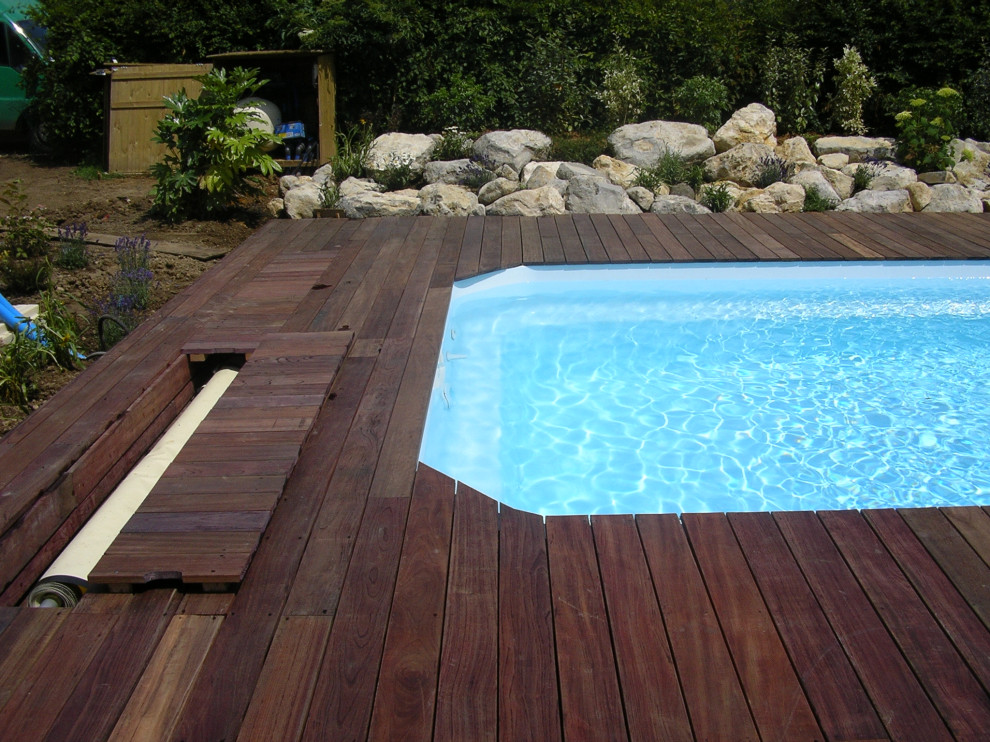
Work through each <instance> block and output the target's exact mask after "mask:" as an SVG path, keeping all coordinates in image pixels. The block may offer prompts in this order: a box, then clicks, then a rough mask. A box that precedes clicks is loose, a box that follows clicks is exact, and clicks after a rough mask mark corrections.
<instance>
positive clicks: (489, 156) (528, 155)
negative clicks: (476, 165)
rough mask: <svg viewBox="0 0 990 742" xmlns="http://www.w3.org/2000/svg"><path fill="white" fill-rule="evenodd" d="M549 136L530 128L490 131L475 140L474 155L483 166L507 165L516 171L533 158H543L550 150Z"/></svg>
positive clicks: (519, 170)
mask: <svg viewBox="0 0 990 742" xmlns="http://www.w3.org/2000/svg"><path fill="white" fill-rule="evenodd" d="M551 144H552V142H551V141H550V137H548V136H547V135H546V134H544V133H543V132H540V131H534V130H532V129H512V130H510V131H490V132H488V133H487V134H482V135H481V136H480V137H478V139H477V140H476V141H475V143H474V146H473V150H474V155H475V157H476V158H477V159H478V160H480V161H481V162H482V163H483V164H484V166H485V167H488V168H498V167H499V166H501V165H509V166H510V167H511V168H512V169H513V170H515V171H516V172H517V173H518V172H521V171H522V169H523V167H525V166H526V164H527V163H529V162H531V161H533V160H543V159H545V158H546V155H547V153H548V152H549V151H550V145H551Z"/></svg>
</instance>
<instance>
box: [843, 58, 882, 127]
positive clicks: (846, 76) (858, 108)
mask: <svg viewBox="0 0 990 742" xmlns="http://www.w3.org/2000/svg"><path fill="white" fill-rule="evenodd" d="M876 87H877V81H876V79H875V78H873V77H872V76H871V75H870V71H869V70H868V69H867V68H866V65H865V64H863V59H862V57H860V55H859V52H858V51H857V50H856V47H854V46H846V47H843V50H842V56H841V57H840V58H839V59H836V60H835V95H834V96H833V98H832V121H833V123H834V124H835V125H836V126H837V127H838V128H839V130H840V131H842V132H844V133H846V134H865V133H866V125H865V124H864V123H863V104H864V103H865V102H866V100H867V99H868V98H869V97H870V95H871V94H872V93H873V91H874V90H875V89H876Z"/></svg>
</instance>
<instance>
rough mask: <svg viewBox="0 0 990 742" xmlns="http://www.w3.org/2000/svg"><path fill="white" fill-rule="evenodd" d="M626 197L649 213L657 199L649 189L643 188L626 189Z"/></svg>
mask: <svg viewBox="0 0 990 742" xmlns="http://www.w3.org/2000/svg"><path fill="white" fill-rule="evenodd" d="M626 195H627V196H629V198H631V199H632V200H633V202H634V203H635V204H636V205H637V206H638V207H639V208H640V209H642V210H643V211H649V210H650V207H651V206H653V201H654V200H655V199H656V194H654V193H653V191H651V190H650V189H649V188H643V186H633V187H632V188H628V189H626ZM662 195H667V194H662Z"/></svg>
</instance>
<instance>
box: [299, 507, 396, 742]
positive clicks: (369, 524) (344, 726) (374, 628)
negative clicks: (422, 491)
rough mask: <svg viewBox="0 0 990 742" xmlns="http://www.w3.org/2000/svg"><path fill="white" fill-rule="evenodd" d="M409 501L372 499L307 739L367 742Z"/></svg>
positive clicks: (332, 634)
mask: <svg viewBox="0 0 990 742" xmlns="http://www.w3.org/2000/svg"><path fill="white" fill-rule="evenodd" d="M408 509H409V501H408V500H406V499H402V498H398V497H390V498H378V499H370V500H369V501H368V505H367V507H366V508H365V513H364V520H363V521H362V523H361V530H360V531H359V532H358V535H357V542H356V543H355V545H354V556H353V558H352V560H351V569H350V570H349V571H348V573H347V579H346V581H345V582H344V587H343V591H342V592H341V595H340V605H339V606H338V609H337V616H336V619H335V620H334V624H333V629H332V630H331V632H330V639H329V641H328V643H327V650H326V654H325V655H324V657H323V664H322V666H321V667H320V676H319V680H318V681H317V684H316V690H315V692H314V694H313V702H312V705H311V706H310V712H309V718H308V721H307V723H306V728H305V731H304V732H303V737H302V739H304V740H312V741H313V742H316V741H317V740H319V741H320V742H322V740H328V739H364V738H365V736H366V735H367V733H368V724H369V722H370V721H371V711H372V702H373V699H374V695H375V681H376V679H377V677H378V671H379V667H380V665H381V659H382V651H383V645H384V642H385V628H386V624H387V622H388V614H389V607H390V605H391V603H392V594H393V591H394V589H395V579H396V571H397V569H398V562H399V552H400V549H401V546H402V532H403V527H404V525H405V522H406V515H407V513H408Z"/></svg>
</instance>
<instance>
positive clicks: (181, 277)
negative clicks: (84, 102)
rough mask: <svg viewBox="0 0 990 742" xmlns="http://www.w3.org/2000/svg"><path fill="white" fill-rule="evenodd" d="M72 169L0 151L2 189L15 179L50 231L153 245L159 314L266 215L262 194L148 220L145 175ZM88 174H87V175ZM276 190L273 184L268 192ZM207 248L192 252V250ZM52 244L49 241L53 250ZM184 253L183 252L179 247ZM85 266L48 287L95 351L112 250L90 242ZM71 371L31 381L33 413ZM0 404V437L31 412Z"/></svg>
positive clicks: (24, 298) (112, 268)
mask: <svg viewBox="0 0 990 742" xmlns="http://www.w3.org/2000/svg"><path fill="white" fill-rule="evenodd" d="M94 175H95V173H94V172H93V171H92V170H89V171H86V170H83V169H80V168H76V167H72V166H62V165H52V164H48V163H46V162H44V161H39V160H35V159H32V158H31V157H29V156H27V155H24V154H20V153H16V152H9V151H0V185H2V184H4V183H6V182H8V181H12V180H18V181H20V189H21V192H22V193H24V194H26V195H27V207H28V208H29V209H37V210H38V212H39V213H40V214H41V215H42V216H43V217H44V219H45V220H46V221H47V222H48V223H49V224H51V225H52V226H56V227H57V226H62V225H68V224H73V223H85V224H86V226H87V228H88V230H89V232H90V233H96V234H100V235H111V236H117V237H139V236H141V235H145V236H146V237H147V238H148V239H149V240H150V241H151V249H152V257H151V268H152V271H153V273H154V288H153V291H152V297H151V304H150V306H149V308H148V311H147V314H150V313H151V312H153V311H154V310H155V309H158V308H159V307H160V306H162V305H163V304H164V303H165V302H167V301H168V300H169V299H170V298H171V297H172V296H174V295H175V294H176V293H178V292H179V291H181V290H182V289H183V288H185V287H186V286H188V285H189V284H190V283H192V282H193V281H195V280H196V279H197V278H198V277H199V276H200V274H202V273H203V272H204V271H205V270H207V269H208V268H209V267H210V265H211V264H212V262H214V260H215V259H217V258H218V257H221V256H222V255H224V254H226V253H227V252H229V251H230V250H232V249H233V248H234V247H236V246H237V245H239V244H240V243H241V242H243V241H244V240H245V239H246V238H247V237H248V236H249V235H250V234H251V233H252V232H253V231H254V230H255V229H257V228H258V227H259V226H261V225H262V224H263V223H264V222H265V221H267V219H268V218H269V217H268V215H267V213H266V211H265V209H264V203H265V202H266V201H267V200H268V196H267V195H266V196H265V197H263V198H260V199H258V200H256V201H251V202H245V203H243V204H241V205H240V206H239V207H238V208H237V209H236V210H234V211H233V212H232V213H231V215H230V216H229V218H227V219H226V220H224V221H187V222H182V223H179V224H166V223H163V222H161V221H159V220H158V219H156V218H155V217H154V216H152V215H151V213H150V210H151V205H152V198H151V189H152V186H153V185H154V180H153V179H152V178H151V177H149V176H106V175H103V176H102V177H93V176H94ZM86 176H89V177H86ZM275 188H276V186H275V184H274V182H273V183H271V184H270V191H274V190H275ZM159 243H168V245H167V249H168V250H169V252H162V251H160V250H156V244H159ZM175 243H180V244H185V245H188V246H190V247H191V248H193V249H191V250H190V252H193V253H196V252H202V253H208V254H210V255H211V256H213V257H212V259H210V260H203V259H198V258H194V257H188V256H186V255H181V254H175V250H174V247H175ZM197 247H198V248H208V250H196V248H197ZM54 249H55V243H54V242H53V253H54ZM180 249H181V248H180ZM89 256H90V264H89V266H88V267H86V268H82V269H78V270H73V271H69V270H63V269H61V268H58V267H55V269H54V273H53V286H54V287H55V290H56V292H57V295H58V297H59V298H60V299H61V300H62V301H63V302H64V303H65V304H66V306H68V307H69V308H70V309H71V310H72V311H73V312H74V313H75V314H76V315H77V317H78V318H79V320H80V324H81V325H82V327H83V329H84V331H83V338H82V342H83V352H84V353H91V352H93V351H95V350H97V349H98V339H97V336H96V331H95V327H94V326H93V323H92V320H91V314H92V311H91V309H92V307H94V306H95V305H96V303H97V302H99V301H101V300H104V299H106V297H107V294H108V291H109V288H110V285H111V280H112V277H113V275H114V273H115V272H116V270H117V263H116V259H115V256H114V250H113V247H112V246H109V245H94V244H91V245H89ZM0 292H3V295H4V296H5V297H6V298H7V300H8V301H10V302H11V303H12V304H37V303H39V301H38V299H39V297H38V296H37V295H34V296H31V295H16V294H12V293H11V292H9V291H8V290H7V289H6V287H3V286H0ZM78 365H79V366H80V368H78V369H75V370H63V369H58V368H56V367H49V368H46V369H44V370H43V371H42V372H40V373H39V374H38V376H37V378H36V379H35V381H36V384H37V393H36V396H35V397H34V399H32V401H31V409H36V408H37V407H39V406H41V405H42V404H43V403H44V402H45V400H47V399H48V398H49V397H51V396H52V395H53V394H54V393H55V392H57V391H58V390H59V389H60V388H62V387H63V386H64V385H65V384H67V383H68V382H69V381H70V380H71V379H72V378H73V377H74V376H75V375H76V374H78V373H79V372H80V371H81V370H82V367H84V366H85V363H84V362H83V363H80V364H78ZM31 409H29V410H22V409H20V408H18V407H17V406H11V405H4V404H0V435H3V434H5V433H6V432H8V431H9V430H11V429H12V428H13V427H14V426H16V425H17V423H18V422H20V421H21V420H22V419H23V418H24V417H26V416H27V414H28V413H29V412H30V411H31Z"/></svg>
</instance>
